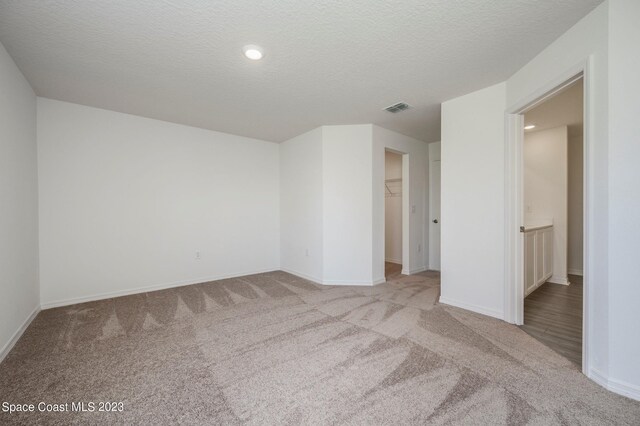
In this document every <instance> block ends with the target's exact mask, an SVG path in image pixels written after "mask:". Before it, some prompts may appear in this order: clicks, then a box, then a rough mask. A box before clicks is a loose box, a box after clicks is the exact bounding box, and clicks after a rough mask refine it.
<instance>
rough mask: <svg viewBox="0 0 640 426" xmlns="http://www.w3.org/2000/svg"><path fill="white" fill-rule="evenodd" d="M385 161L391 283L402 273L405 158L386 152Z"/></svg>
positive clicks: (387, 268)
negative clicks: (403, 170) (403, 165)
mask: <svg viewBox="0 0 640 426" xmlns="http://www.w3.org/2000/svg"><path fill="white" fill-rule="evenodd" d="M384 159H385V161H384V170H385V176H384V197H385V198H384V218H385V219H384V253H385V256H384V260H385V262H384V274H385V278H386V279H387V281H389V280H390V279H393V278H394V277H397V276H399V275H400V274H401V272H402V220H403V218H402V197H403V194H402V161H403V156H402V155H401V154H397V153H395V152H392V151H389V150H385V157H384Z"/></svg>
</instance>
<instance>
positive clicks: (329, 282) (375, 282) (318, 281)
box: [280, 268, 387, 287]
mask: <svg viewBox="0 0 640 426" xmlns="http://www.w3.org/2000/svg"><path fill="white" fill-rule="evenodd" d="M280 270H281V271H284V272H286V273H288V274H291V275H295V276H297V277H300V278H304V279H305V280H308V281H311V282H313V283H315V284H320V285H345V286H348V285H353V286H369V287H372V286H374V285H378V284H382V283H384V282H387V279H386V278H385V277H382V278H378V279H375V280H373V281H350V280H321V279H319V278H316V277H312V276H311V275H307V274H304V273H302V272H298V271H294V270H293V269H288V268H280Z"/></svg>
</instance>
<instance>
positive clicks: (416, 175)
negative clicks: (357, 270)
mask: <svg viewBox="0 0 640 426" xmlns="http://www.w3.org/2000/svg"><path fill="white" fill-rule="evenodd" d="M371 129H372V137H373V153H372V154H373V157H372V165H371V168H370V170H372V173H373V277H374V282H381V281H384V241H383V239H384V229H383V227H384V190H383V188H384V155H385V150H386V149H391V150H393V151H395V152H399V153H403V156H405V158H406V160H404V161H403V166H402V183H403V188H402V207H403V208H402V226H403V232H402V273H403V274H415V273H418V272H421V271H424V270H426V269H427V259H428V257H427V256H428V250H427V249H426V247H427V242H428V241H429V240H428V236H429V231H428V227H427V214H426V212H427V211H428V208H429V205H428V204H429V203H428V198H427V194H428V187H429V181H428V176H429V174H428V167H429V166H428V165H429V153H428V145H427V144H426V143H425V142H422V141H419V140H417V139H413V138H410V137H408V136H404V135H401V134H400V133H396V132H392V131H391V130H387V129H384V128H382V127H379V126H375V125H374V126H371Z"/></svg>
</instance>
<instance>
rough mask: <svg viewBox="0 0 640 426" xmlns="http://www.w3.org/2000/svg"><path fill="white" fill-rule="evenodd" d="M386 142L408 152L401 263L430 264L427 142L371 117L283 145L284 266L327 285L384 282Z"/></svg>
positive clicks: (420, 266) (415, 267)
mask: <svg viewBox="0 0 640 426" xmlns="http://www.w3.org/2000/svg"><path fill="white" fill-rule="evenodd" d="M319 141H320V142H321V148H319V147H318V143H319ZM387 148H388V149H391V150H394V151H395V152H402V153H406V155H407V158H408V160H407V161H403V162H402V179H403V184H404V185H405V187H404V188H403V197H402V203H403V208H402V212H403V213H402V214H403V218H402V223H403V234H402V245H403V247H402V256H403V259H402V264H403V270H404V269H405V268H411V272H412V273H415V272H418V271H421V270H424V269H426V250H424V247H425V241H427V240H426V238H427V231H426V229H425V228H426V227H425V223H426V219H425V211H426V208H427V201H426V195H427V185H428V182H427V177H426V176H427V164H428V155H427V144H425V143H424V142H421V141H418V140H416V139H412V138H409V137H407V136H403V135H400V134H398V133H395V132H392V131H390V130H386V129H383V128H381V127H378V126H374V125H371V124H362V125H345V126H323V127H321V128H319V129H316V130H313V131H312V132H309V133H306V134H304V135H301V136H298V137H296V138H293V139H291V140H289V141H287V142H285V143H284V144H283V145H282V146H281V148H280V159H281V170H282V174H281V181H282V183H281V191H282V200H283V202H282V203H281V216H282V218H283V220H282V235H283V236H282V260H281V262H282V265H283V268H285V269H286V270H289V271H290V272H292V273H295V274H298V275H300V276H303V277H305V278H309V279H312V280H314V281H317V282H319V283H324V284H334V285H350V284H352V285H372V284H376V283H380V282H384V280H385V276H384V261H385V235H384V233H385V197H384V180H385V149H387ZM318 158H320V159H321V162H322V164H318ZM319 177H320V178H321V182H319V181H318V178H319ZM295 179H297V180H298V182H293V181H294V180H295ZM409 181H411V185H410V187H409V188H407V187H406V185H409ZM288 191H291V194H290V195H287V194H286V193H287V192H288ZM319 193H320V194H321V200H320V201H319V200H318V194H319ZM296 194H297V195H296ZM320 216H321V218H322V222H321V223H320V220H319V217H320ZM289 219H292V220H293V221H294V222H293V223H285V222H289ZM405 224H406V225H405ZM301 227H306V228H307V229H305V230H303V229H302V228H301ZM319 236H321V241H319ZM307 246H308V247H309V258H308V259H305V258H306V248H307ZM318 250H322V253H321V255H320V256H318V255H316V254H315V253H317V251H318ZM302 253H305V255H304V257H303V255H302ZM412 265H413V266H412ZM319 269H321V271H322V272H321V273H319V272H318V270H319ZM405 272H408V271H405Z"/></svg>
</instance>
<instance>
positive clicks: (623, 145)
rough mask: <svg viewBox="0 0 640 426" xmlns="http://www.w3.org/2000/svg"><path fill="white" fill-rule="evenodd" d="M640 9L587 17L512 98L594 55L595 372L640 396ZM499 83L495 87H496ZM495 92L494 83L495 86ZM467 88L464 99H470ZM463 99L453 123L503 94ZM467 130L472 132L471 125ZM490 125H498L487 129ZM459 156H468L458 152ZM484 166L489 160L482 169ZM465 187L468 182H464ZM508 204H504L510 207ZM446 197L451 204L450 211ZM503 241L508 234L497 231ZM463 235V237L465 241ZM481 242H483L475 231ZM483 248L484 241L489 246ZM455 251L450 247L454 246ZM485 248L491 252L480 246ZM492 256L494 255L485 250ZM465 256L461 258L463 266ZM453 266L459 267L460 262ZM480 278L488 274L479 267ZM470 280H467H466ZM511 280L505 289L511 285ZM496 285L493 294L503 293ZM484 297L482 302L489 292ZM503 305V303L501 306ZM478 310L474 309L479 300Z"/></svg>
mask: <svg viewBox="0 0 640 426" xmlns="http://www.w3.org/2000/svg"><path fill="white" fill-rule="evenodd" d="M638 16H640V3H638V2H637V1H635V0H616V1H606V2H604V3H603V4H601V5H600V6H598V7H597V8H596V9H594V11H592V12H591V13H590V14H589V15H587V16H586V17H585V18H583V19H582V20H581V21H579V22H578V23H577V24H576V25H575V26H574V27H572V28H571V29H570V30H569V31H567V32H566V33H565V34H563V35H562V36H561V37H559V38H558V39H557V40H556V41H554V42H553V43H552V44H551V45H550V46H548V47H547V48H546V49H545V50H543V51H542V52H541V53H540V54H538V55H537V56H536V57H535V58H534V59H533V60H532V61H531V62H529V63H528V64H527V65H526V66H524V67H523V68H522V69H520V70H519V71H518V72H516V73H515V74H514V75H513V76H512V77H511V78H509V80H507V82H506V99H507V102H506V105H507V106H508V109H509V110H511V109H512V108H513V107H514V106H516V105H522V102H523V100H524V99H526V98H527V97H528V96H529V95H530V94H533V93H538V92H539V91H540V90H541V89H543V88H545V87H548V85H549V84H550V83H551V82H559V81H558V80H559V78H560V77H562V76H563V75H565V74H566V73H567V71H569V70H571V69H575V67H576V66H577V65H579V64H580V63H584V62H586V61H587V60H588V65H589V67H588V83H587V84H588V87H587V94H586V96H585V102H586V109H587V117H586V119H587V120H586V131H587V134H588V140H586V141H585V143H586V145H585V151H584V155H585V167H586V168H585V174H586V176H587V186H588V192H586V193H585V194H584V199H585V208H586V215H587V217H588V222H587V223H586V224H585V235H586V239H585V241H584V243H585V249H586V251H587V257H586V258H585V259H584V262H585V279H588V281H589V285H588V300H589V302H588V303H589V305H588V306H587V312H588V320H587V324H586V326H587V335H586V341H587V345H588V347H589V351H588V353H589V355H590V356H589V358H587V360H586V361H587V365H586V373H587V375H588V376H589V377H591V378H593V379H594V380H596V381H597V382H599V383H601V384H602V385H603V386H606V387H607V388H609V389H611V390H614V391H616V392H618V393H622V394H624V395H628V396H631V397H633V398H635V399H640V370H639V369H638V368H637V360H638V359H640V335H639V334H638V333H639V332H638V328H637V327H635V326H634V325H635V324H637V323H638V322H640V313H639V312H640V311H639V310H638V306H637V305H638V302H637V301H638V300H640V286H638V285H637V284H636V283H637V280H636V279H635V277H638V276H639V275H640V262H638V261H637V253H638V251H639V250H638V241H640V228H639V225H638V220H637V217H638V211H639V210H640V205H639V203H640V196H639V194H638V191H639V188H640V186H639V185H638V184H637V183H638V182H639V181H640V169H639V168H638V167H637V161H635V159H637V158H639V157H640V144H638V143H637V140H638V139H637V138H638V136H637V135H638V134H640V129H639V128H638V126H639V125H640V122H639V121H638V120H637V117H636V115H637V111H638V110H639V109H640V107H639V105H638V99H640V96H635V94H636V93H638V92H639V91H640V74H638V73H637V70H638V69H639V67H640V64H639V61H640V58H639V54H640V52H639V51H638V49H637V46H638V44H639V43H640V33H639V31H640V30H639V29H638V27H637V25H636V23H637V19H638ZM490 89H491V88H490ZM490 89H485V90H490ZM473 96H474V94H471V95H467V96H465V97H462V98H459V99H465V100H466V101H469V97H473ZM451 102H453V103H455V102H456V100H454V101H450V102H446V103H445V104H443V118H442V121H443V127H445V126H444V124H445V123H447V126H446V127H447V128H453V127H454V125H455V123H456V122H457V123H465V125H466V123H467V122H468V120H469V118H472V119H473V120H474V121H475V119H476V117H478V115H479V114H478V111H481V112H482V114H480V115H486V113H487V111H486V110H487V108H489V109H496V111H497V109H499V108H498V107H497V106H496V102H497V101H496V99H487V100H486V101H485V102H481V103H479V104H477V105H476V107H477V108H476V110H475V111H473V112H471V111H465V110H464V109H463V108H457V107H456V108H454V107H453V106H455V105H450V106H449V107H447V105H448V104H451ZM497 121H498V120H497V119H496V122H494V120H491V121H490V122H489V123H488V124H487V125H486V126H485V127H487V128H492V129H493V128H495V129H494V130H496V132H497V128H498V127H500V128H502V129H503V130H502V132H504V122H503V121H500V122H499V123H498V122H497ZM461 131H462V132H464V130H461ZM486 131H488V129H487V130H486ZM447 132H449V130H447V129H444V128H443V166H442V167H443V202H444V200H445V197H447V198H448V199H455V198H457V197H458V194H454V195H451V194H450V195H447V196H445V194H444V191H445V187H444V185H445V183H444V180H445V176H444V174H445V173H447V175H451V174H452V171H446V172H445V151H447V148H446V145H445V142H446V141H445V134H447ZM456 154H458V158H464V157H465V154H464V153H462V152H457V153H456ZM502 158H503V157H502V155H501V154H500V153H495V154H494V159H495V161H496V164H494V166H495V167H496V172H497V173H499V174H501V175H504V171H505V169H504V163H502V164H500V163H499V162H497V161H498V159H500V160H501V159H502ZM478 167H479V166H478ZM491 185H492V188H493V189H495V190H503V187H502V184H500V185H498V182H494V183H491ZM457 191H458V192H459V193H460V194H463V193H464V189H460V188H457ZM500 208H501V209H502V208H504V205H501V206H500ZM475 213H476V212H475V211H474V210H473V209H469V210H468V211H467V212H466V213H465V214H460V217H459V219H469V220H472V221H474V220H475V219H474V218H475ZM444 215H445V212H444V204H443V216H444ZM450 220H451V219H450V218H447V222H443V275H442V277H443V279H442V293H443V296H445V295H447V294H448V293H450V291H452V289H450V288H449V287H450V285H449V284H452V283H453V282H452V281H451V280H450V279H449V278H448V274H449V273H453V269H452V268H451V267H449V268H448V269H447V270H445V265H444V262H445V253H444V251H445V245H447V242H446V238H447V236H445V229H448V228H449V227H448V226H447V225H446V223H448V222H449V221H450ZM496 238H497V239H498V240H501V239H502V236H501V235H499V236H496ZM460 240H461V239H460ZM473 240H474V241H475V242H476V244H477V241H478V240H479V238H478V235H477V234H476V233H474V236H473ZM480 247H482V248H480ZM447 250H448V251H450V249H447ZM477 250H478V251H477V252H478V253H481V251H480V250H484V251H487V250H488V249H487V248H486V247H485V246H484V245H480V244H477ZM489 251H490V252H491V256H492V259H485V260H491V262H492V263H491V267H492V268H500V269H501V268H502V265H501V264H502V263H503V261H502V259H503V256H502V255H503V252H504V246H503V245H501V246H500V247H494V248H491V249H490V250H489ZM482 253H484V252H482ZM459 264H461V262H458V263H456V265H459ZM450 266H453V265H450ZM478 275H480V274H478ZM459 282H460V281H458V283H459ZM501 287H503V288H504V285H503V283H502V282H501ZM474 288H475V282H474V281H472V280H469V281H468V282H467V283H466V288H465V287H462V288H455V286H454V290H459V291H460V294H462V293H463V292H464V291H465V290H466V291H468V292H473V291H474ZM499 293H500V292H497V291H496V292H494V293H493V297H495V298H499V297H502V295H501V294H499ZM479 300H481V299H479ZM497 303H498V302H497V301H496V302H495V304H497ZM469 308H472V309H473V307H472V306H469Z"/></svg>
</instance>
